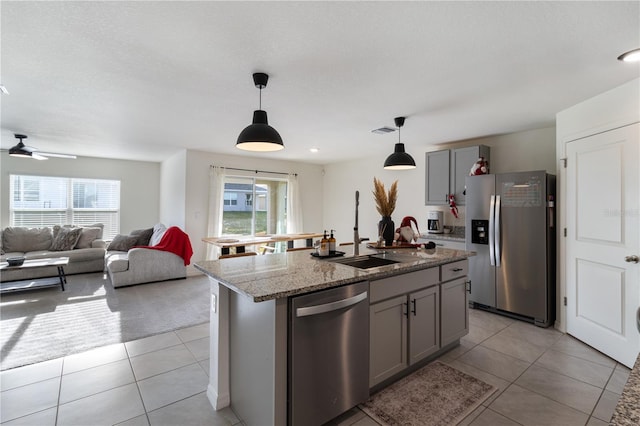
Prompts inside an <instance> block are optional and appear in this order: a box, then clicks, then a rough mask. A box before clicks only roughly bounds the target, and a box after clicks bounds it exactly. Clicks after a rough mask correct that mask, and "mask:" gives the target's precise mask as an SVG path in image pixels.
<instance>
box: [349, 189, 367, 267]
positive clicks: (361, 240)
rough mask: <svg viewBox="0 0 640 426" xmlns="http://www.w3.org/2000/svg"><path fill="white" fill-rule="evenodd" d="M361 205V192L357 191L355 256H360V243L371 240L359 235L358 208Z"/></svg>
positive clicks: (354, 234)
mask: <svg viewBox="0 0 640 426" xmlns="http://www.w3.org/2000/svg"><path fill="white" fill-rule="evenodd" d="M359 205H360V191H356V226H354V227H353V255H354V256H359V255H360V243H361V242H363V241H369V238H360V235H359V234H358V206H359Z"/></svg>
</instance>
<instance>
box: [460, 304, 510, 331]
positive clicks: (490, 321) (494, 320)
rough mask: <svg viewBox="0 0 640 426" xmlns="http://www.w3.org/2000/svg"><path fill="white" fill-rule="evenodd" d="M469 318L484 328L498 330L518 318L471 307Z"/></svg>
mask: <svg viewBox="0 0 640 426" xmlns="http://www.w3.org/2000/svg"><path fill="white" fill-rule="evenodd" d="M469 320H470V321H472V322H473V323H474V324H476V325H479V326H480V327H482V328H486V329H487V330H491V331H494V332H496V333H497V332H498V331H500V330H502V329H504V328H506V327H508V326H510V325H511V324H513V323H514V322H515V321H516V320H514V319H512V318H509V317H505V316H502V315H498V314H494V313H492V312H487V311H483V310H481V309H469Z"/></svg>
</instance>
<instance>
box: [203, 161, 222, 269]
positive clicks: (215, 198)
mask: <svg viewBox="0 0 640 426" xmlns="http://www.w3.org/2000/svg"><path fill="white" fill-rule="evenodd" d="M225 176H226V173H225V170H224V167H219V166H211V167H209V223H208V225H207V237H219V236H220V234H221V233H222V209H223V207H224V205H223V194H224V179H225ZM218 251H219V249H218V248H217V247H215V246H214V245H212V244H207V259H215V258H217V257H218V255H219V253H218Z"/></svg>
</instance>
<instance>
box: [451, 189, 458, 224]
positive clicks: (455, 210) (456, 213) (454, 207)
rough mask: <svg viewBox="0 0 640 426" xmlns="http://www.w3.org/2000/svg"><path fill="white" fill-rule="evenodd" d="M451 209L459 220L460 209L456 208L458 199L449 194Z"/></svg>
mask: <svg viewBox="0 0 640 426" xmlns="http://www.w3.org/2000/svg"><path fill="white" fill-rule="evenodd" d="M449 209H450V210H451V214H453V215H454V216H455V217H456V219H457V218H458V207H456V199H455V196H454V195H453V194H449Z"/></svg>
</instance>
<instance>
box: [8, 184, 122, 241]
mask: <svg viewBox="0 0 640 426" xmlns="http://www.w3.org/2000/svg"><path fill="white" fill-rule="evenodd" d="M9 184H10V193H11V194H12V196H11V200H10V203H9V209H10V224H11V226H26V227H29V228H35V227H43V226H50V227H51V226H54V225H66V224H73V225H83V226H87V225H91V224H94V223H102V224H104V233H103V238H105V239H111V238H113V237H114V236H115V235H116V234H118V232H119V231H120V181H117V180H102V179H79V178H65V177H47V176H23V175H11V176H10V183H9Z"/></svg>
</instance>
